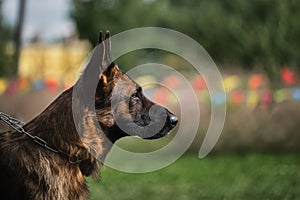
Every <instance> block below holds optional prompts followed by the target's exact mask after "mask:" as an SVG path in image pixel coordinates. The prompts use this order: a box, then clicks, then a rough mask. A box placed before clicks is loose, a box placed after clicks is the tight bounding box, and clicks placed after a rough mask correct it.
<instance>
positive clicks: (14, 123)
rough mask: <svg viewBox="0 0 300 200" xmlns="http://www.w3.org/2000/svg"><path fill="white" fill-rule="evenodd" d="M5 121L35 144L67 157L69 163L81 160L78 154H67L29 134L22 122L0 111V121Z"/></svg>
mask: <svg viewBox="0 0 300 200" xmlns="http://www.w3.org/2000/svg"><path fill="white" fill-rule="evenodd" d="M1 120H2V121H3V122H5V123H6V124H7V125H9V126H10V127H11V128H13V129H15V130H16V131H17V132H19V133H24V134H26V135H27V136H28V137H30V138H31V139H33V141H34V142H35V143H37V144H39V145H40V146H42V147H44V148H46V149H48V150H50V151H52V152H54V153H58V154H59V155H61V156H63V157H64V158H67V159H68V161H69V163H71V164H76V163H80V162H81V160H80V158H79V155H77V154H74V155H69V154H68V153H66V152H64V151H62V150H60V149H56V148H54V147H51V146H50V145H48V143H47V142H46V141H45V140H43V139H42V138H40V137H38V136H33V135H31V134H29V133H28V132H26V131H25V130H24V128H23V126H24V125H25V123H24V122H22V121H20V120H18V119H16V118H13V117H11V116H9V115H7V114H5V113H3V112H0V121H1Z"/></svg>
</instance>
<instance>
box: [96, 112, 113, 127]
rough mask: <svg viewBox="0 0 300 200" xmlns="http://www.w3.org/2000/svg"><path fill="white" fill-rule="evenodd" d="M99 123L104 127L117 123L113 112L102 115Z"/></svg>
mask: <svg viewBox="0 0 300 200" xmlns="http://www.w3.org/2000/svg"><path fill="white" fill-rule="evenodd" d="M99 123H100V125H101V126H102V127H112V126H113V125H114V123H115V120H114V118H113V116H112V114H108V115H105V116H102V117H100V119H99Z"/></svg>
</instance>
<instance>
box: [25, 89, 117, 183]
mask: <svg viewBox="0 0 300 200" xmlns="http://www.w3.org/2000/svg"><path fill="white" fill-rule="evenodd" d="M85 112H86V113H85V114H84V116H83V119H82V120H81V124H79V125H78V126H77V128H79V129H81V131H82V134H81V135H80V136H79V135H78V133H77V129H76V127H75V124H74V120H73V114H72V88H71V89H69V90H67V91H65V92H63V93H62V94H61V95H60V96H59V97H58V98H57V99H55V100H54V101H53V102H52V103H51V104H50V105H49V106H48V107H47V108H46V109H45V110H44V111H43V112H42V113H41V114H40V115H38V116H37V117H35V118H34V119H33V120H32V121H30V122H29V123H27V124H26V125H25V126H24V129H25V130H26V131H27V132H28V133H30V134H32V135H34V136H38V137H40V138H42V139H43V140H45V141H46V142H47V143H48V144H49V145H51V146H55V147H57V148H59V149H61V150H63V151H65V152H68V153H69V154H78V155H79V156H80V159H81V160H83V161H82V162H81V163H79V167H80V170H81V172H82V173H83V175H85V176H89V175H92V176H93V177H94V178H97V176H98V173H99V169H98V164H97V163H98V162H97V159H98V160H99V159H100V160H102V161H103V160H104V158H105V156H106V155H107V153H108V151H109V150H110V148H111V146H112V144H111V143H110V142H109V143H107V142H105V141H104V139H103V137H102V135H103V133H99V132H97V129H96V128H95V124H94V122H93V120H92V115H91V113H90V112H89V110H86V111H85ZM104 143H105V144H106V145H104ZM110 144H111V145H110ZM62 159H64V158H62Z"/></svg>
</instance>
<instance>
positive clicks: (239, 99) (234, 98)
mask: <svg viewBox="0 0 300 200" xmlns="http://www.w3.org/2000/svg"><path fill="white" fill-rule="evenodd" d="M230 99H231V102H232V103H234V104H241V103H243V102H244V101H245V94H244V92H243V91H241V90H236V91H233V92H232V94H231V97H230Z"/></svg>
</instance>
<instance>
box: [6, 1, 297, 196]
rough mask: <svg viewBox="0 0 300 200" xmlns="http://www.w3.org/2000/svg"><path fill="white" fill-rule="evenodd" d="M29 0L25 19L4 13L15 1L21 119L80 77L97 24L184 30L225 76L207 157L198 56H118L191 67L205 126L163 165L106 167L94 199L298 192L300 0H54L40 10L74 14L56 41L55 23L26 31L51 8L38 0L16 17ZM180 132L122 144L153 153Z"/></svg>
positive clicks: (11, 47) (126, 64)
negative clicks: (219, 122)
mask: <svg viewBox="0 0 300 200" xmlns="http://www.w3.org/2000/svg"><path fill="white" fill-rule="evenodd" d="M22 1H23V2H25V4H24V5H25V6H24V7H23V9H24V11H25V16H24V17H23V18H22V17H20V18H19V20H18V17H16V22H15V23H12V22H10V20H9V19H7V18H6V15H5V14H4V13H7V11H6V10H5V9H7V8H8V6H5V5H6V4H8V0H6V1H5V0H2V1H0V7H1V6H2V9H0V94H1V95H0V111H2V112H7V113H8V114H11V115H13V116H15V117H17V118H20V119H22V120H24V121H28V120H30V119H31V118H33V117H34V116H35V115H37V114H38V113H40V112H41V111H42V110H43V109H44V108H45V106H47V105H48V104H49V103H50V102H51V101H52V100H53V99H54V98H55V97H56V96H57V95H59V94H60V93H61V92H62V91H63V90H64V89H66V88H68V87H69V86H71V85H72V81H74V80H75V76H76V71H77V69H78V68H79V66H80V64H81V62H82V61H83V59H84V57H85V56H86V55H87V53H88V52H89V50H91V49H92V48H93V46H94V45H95V44H96V42H97V37H98V32H99V30H103V31H106V30H110V32H111V34H112V35H114V34H117V33H119V32H122V31H125V30H128V29H132V28H138V27H147V26H157V27H164V28H170V29H174V30H177V31H180V32H182V33H184V34H186V35H188V36H190V37H192V38H193V39H194V40H196V41H197V42H199V44H201V45H202V46H203V47H204V48H205V50H206V51H207V52H208V53H209V54H210V56H211V57H212V59H213V60H214V61H215V63H216V64H217V66H218V68H219V70H220V72H221V74H222V76H223V78H224V86H225V89H226V92H227V97H228V99H227V101H225V100H223V101H222V102H221V103H222V104H226V105H227V108H228V110H227V116H226V121H225V126H224V129H223V132H222V135H221V137H220V139H219V141H218V143H217V145H216V146H215V148H214V149H213V152H212V153H211V154H209V155H208V156H207V157H206V158H204V159H199V158H198V156H197V155H198V151H199V148H200V146H201V144H202V141H203V137H204V135H205V133H206V131H207V127H208V124H209V121H210V117H211V108H210V106H211V104H212V103H213V102H211V101H210V100H209V99H207V91H206V88H205V84H203V80H202V79H201V76H199V75H198V74H196V72H195V70H194V69H193V68H192V66H191V65H190V64H189V63H187V62H186V61H184V60H182V59H181V58H178V57H177V56H175V55H173V54H170V53H167V52H162V51H157V50H143V51H142V50H141V51H135V52H131V53H128V54H126V55H124V56H122V57H121V58H119V59H118V60H117V63H118V64H119V65H120V66H121V69H122V70H124V71H127V70H129V69H131V68H132V67H134V66H137V65H139V64H143V63H147V62H158V63H162V64H165V65H168V66H171V67H173V68H175V69H176V70H178V71H179V72H180V73H182V74H183V75H184V76H185V77H186V78H187V79H189V80H190V82H191V85H192V86H193V88H194V89H195V93H196V94H197V95H198V98H199V105H200V108H201V121H200V126H199V130H198V134H197V137H196V138H195V140H194V142H193V144H192V145H191V147H190V148H189V149H188V150H187V152H186V153H185V154H184V156H182V157H181V158H180V159H179V160H177V161H176V162H174V163H173V164H172V165H170V166H168V167H166V168H164V169H162V170H159V171H155V172H151V173H147V174H127V173H123V172H119V171H115V170H113V169H110V168H108V167H105V166H104V167H103V169H102V171H101V174H102V178H101V180H100V181H98V182H97V181H94V180H91V179H88V181H89V187H90V190H91V197H90V199H142V198H144V199H298V198H299V195H300V193H299V192H300V182H299V180H300V172H299V167H300V157H299V149H300V148H299V147H300V134H299V130H300V81H299V70H300V38H299V35H300V25H299V19H300V12H299V11H300V1H299V0H286V1H281V0H250V1H246V0H211V1H205V0H189V1H179V0H127V1H122V0H72V1H71V0H70V1H57V2H56V1H53V2H52V3H49V2H50V1H49V2H48V3H47V5H48V6H49V5H51V6H53V10H51V12H53V13H51V12H50V14H43V12H40V15H39V16H38V17H36V16H35V17H33V18H41V19H45V20H49V19H50V18H52V17H53V18H54V19H53V20H52V21H54V22H53V23H54V24H59V23H60V22H59V21H58V20H57V21H55V20H56V19H55V15H56V12H55V11H56V10H57V12H60V11H58V10H59V8H58V7H59V6H60V3H61V2H65V3H64V6H65V7H66V9H65V10H64V12H65V18H66V19H67V20H68V21H69V22H70V23H71V24H72V25H71V26H70V27H71V28H68V26H67V28H65V29H62V32H63V33H66V34H65V35H61V36H60V35H55V36H54V37H52V38H51V39H49V38H47V39H45V35H43V34H45V33H47V32H51V31H53V29H55V28H56V26H50V25H49V26H44V27H43V28H40V29H39V27H35V28H34V30H33V31H31V32H30V31H29V32H26V28H28V27H30V24H31V21H30V17H28V16H30V13H31V12H35V11H36V10H35V9H42V8H44V9H47V6H46V5H39V6H32V5H34V4H36V5H38V2H39V1H35V0H27V1H25V0H20V1H14V2H15V4H14V5H15V7H16V9H15V15H16V16H18V14H19V11H18V9H19V8H20V10H22V8H21V7H18V6H19V5H20V4H19V3H20V2H22ZM55 5H56V6H55ZM51 6H49V9H50V7H51ZM26 17H27V18H26ZM31 18H32V17H31ZM26 19H28V21H26ZM31 20H32V19H31ZM22 22H23V23H24V24H23V29H24V31H25V32H23V37H22V31H21V34H18V27H19V28H20V24H21V26H22ZM32 23H33V22H32ZM47 23H48V21H47ZM47 23H46V22H44V24H47ZM49 23H50V22H49ZM30 30H32V29H30ZM24 35H25V36H26V37H25V36H24ZM18 37H19V40H20V41H21V42H18ZM18 48H19V49H20V54H18V53H17V52H18V51H17V49H18ZM32 52H33V53H32ZM37 52H40V54H38V53H37ZM41 52H42V53H41ZM150 76H151V78H153V77H154V78H155V76H154V75H150ZM144 78H145V77H144ZM148 78H149V77H148ZM170 80H171V81H170ZM158 81H161V82H163V83H167V82H168V83H169V82H171V86H172V84H174V82H176V80H174V79H172V78H170V77H169V79H166V80H158ZM173 86H174V87H176V84H175V85H173ZM147 94H148V95H149V96H150V97H151V98H152V99H153V100H154V101H157V102H159V103H161V104H163V105H165V106H167V107H169V108H170V109H171V110H172V111H173V112H175V113H176V114H177V115H180V109H179V107H178V102H177V101H176V100H173V98H174V97H172V95H170V94H168V93H167V92H166V91H164V90H162V89H160V88H154V89H152V90H151V89H150V90H149V91H148V93H147ZM187 104H188V101H187ZM191 123H193V119H191ZM181 125H182V124H181ZM183 126H189V124H184V125H183ZM0 128H1V129H6V128H7V127H5V126H3V125H1V127H0ZM172 133H173V135H172V134H171V136H170V137H168V138H163V139H160V140H156V141H144V140H141V139H137V138H125V139H122V140H120V141H118V142H117V145H118V146H120V147H122V148H124V149H127V150H130V151H133V152H149V151H153V150H157V149H159V148H161V147H162V146H164V145H165V144H167V143H168V142H169V141H170V140H171V139H172V138H173V137H174V134H176V130H174V131H173V132H172ZM185 134H189V133H185ZM178 145H180V144H178ZM124 162H126V161H124Z"/></svg>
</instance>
